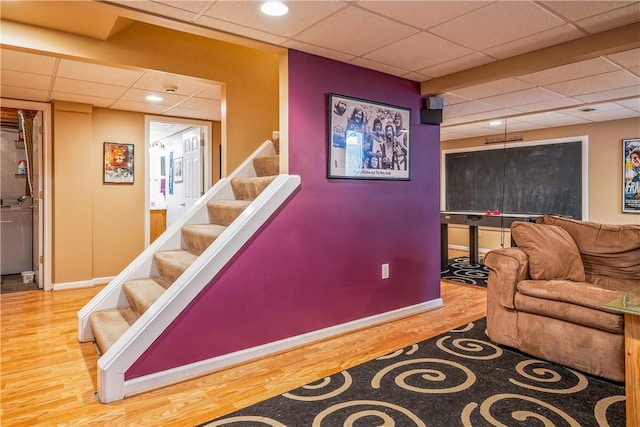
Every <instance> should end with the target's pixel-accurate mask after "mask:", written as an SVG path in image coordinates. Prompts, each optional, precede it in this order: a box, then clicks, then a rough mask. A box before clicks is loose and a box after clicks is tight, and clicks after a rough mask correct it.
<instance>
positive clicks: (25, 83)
mask: <svg viewBox="0 0 640 427" xmlns="http://www.w3.org/2000/svg"><path fill="white" fill-rule="evenodd" d="M0 78H1V79H2V85H3V86H4V85H7V86H16V87H24V88H33V89H37V90H45V91H48V90H49V88H50V87H51V77H50V76H47V75H44V74H33V73H25V72H22V71H13V70H2V75H0Z"/></svg>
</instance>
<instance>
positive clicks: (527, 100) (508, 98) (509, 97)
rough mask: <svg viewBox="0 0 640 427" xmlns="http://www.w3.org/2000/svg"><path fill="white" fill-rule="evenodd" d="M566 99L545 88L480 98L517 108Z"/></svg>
mask: <svg viewBox="0 0 640 427" xmlns="http://www.w3.org/2000/svg"><path fill="white" fill-rule="evenodd" d="M562 98H564V97H563V96H561V95H558V94H557V93H553V92H550V91H548V90H545V89H543V88H539V87H533V88H529V89H525V90H519V91H517V92H509V93H505V94H503V95H495V96H490V97H487V98H480V99H481V100H482V101H483V102H487V103H489V104H493V105H499V106H501V107H517V106H518V105H525V104H532V103H534V102H537V101H551V100H557V99H562Z"/></svg>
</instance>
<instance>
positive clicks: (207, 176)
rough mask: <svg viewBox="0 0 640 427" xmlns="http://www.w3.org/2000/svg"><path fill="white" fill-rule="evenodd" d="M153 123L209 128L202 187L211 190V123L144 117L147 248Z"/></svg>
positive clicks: (206, 136)
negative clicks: (151, 130)
mask: <svg viewBox="0 0 640 427" xmlns="http://www.w3.org/2000/svg"><path fill="white" fill-rule="evenodd" d="M151 122H162V123H178V124H186V125H190V126H198V127H201V126H204V127H206V128H207V131H206V132H205V133H206V135H205V138H204V145H201V146H200V149H201V150H202V153H201V158H202V168H201V170H202V185H203V187H204V192H206V191H207V190H208V189H209V188H211V185H212V184H211V182H212V181H211V146H212V130H213V128H212V125H211V121H207V120H196V119H182V118H176V117H167V116H154V115H145V117H144V141H145V156H144V157H145V170H146V173H145V177H144V212H145V213H144V246H145V248H146V247H147V246H149V244H150V242H151V230H150V225H151V219H150V212H151V206H150V204H151V203H150V200H151V194H150V191H149V188H150V182H151V177H150V175H149V171H150V168H149V157H150V156H149V149H150V143H151V137H150V134H149V129H150V126H151Z"/></svg>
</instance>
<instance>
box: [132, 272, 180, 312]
mask: <svg viewBox="0 0 640 427" xmlns="http://www.w3.org/2000/svg"><path fill="white" fill-rule="evenodd" d="M169 286H171V283H169V282H168V281H166V280H165V279H163V278H162V277H149V278H145V279H132V280H127V281H126V282H125V283H124V285H123V286H122V288H123V290H124V294H125V295H126V296H127V300H128V301H129V305H130V306H131V308H133V310H134V311H135V312H136V313H137V314H138V315H139V316H142V315H143V314H144V312H145V311H147V309H148V308H149V307H150V306H151V304H153V303H154V302H155V301H156V300H157V299H158V298H160V295H162V294H163V293H164V291H165V290H166V289H167V288H168V287H169Z"/></svg>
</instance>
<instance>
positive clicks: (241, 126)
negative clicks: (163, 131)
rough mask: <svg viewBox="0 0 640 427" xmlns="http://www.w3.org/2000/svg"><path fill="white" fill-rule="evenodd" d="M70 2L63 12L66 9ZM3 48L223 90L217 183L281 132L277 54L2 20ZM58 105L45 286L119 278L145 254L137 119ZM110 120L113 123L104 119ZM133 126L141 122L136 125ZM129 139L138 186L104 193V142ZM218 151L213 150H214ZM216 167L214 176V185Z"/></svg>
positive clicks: (166, 34)
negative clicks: (94, 35) (161, 74)
mask: <svg viewBox="0 0 640 427" xmlns="http://www.w3.org/2000/svg"><path fill="white" fill-rule="evenodd" d="M72 3H73V2H69V3H67V4H61V5H60V7H70V8H71V9H69V13H73V4H72ZM0 30H1V31H2V34H1V35H2V39H3V46H6V47H11V46H13V47H16V48H19V49H21V50H26V51H30V50H34V51H37V52H49V53H52V54H54V55H60V56H62V57H66V58H70V59H80V60H88V61H90V62H97V63H101V64H104V65H114V66H124V67H131V68H135V69H153V70H159V71H165V72H169V73H174V74H181V75H188V76H193V77H197V78H201V79H206V80H211V81H215V82H219V83H221V84H223V85H224V89H223V93H224V94H225V98H224V99H223V117H226V123H223V124H222V125H220V124H218V126H219V127H218V129H219V132H221V133H222V137H221V138H220V139H218V140H217V141H216V140H215V135H218V133H217V132H216V128H215V127H214V129H213V134H214V141H213V142H214V143H213V147H212V156H214V158H215V161H214V163H213V165H218V161H217V156H218V154H217V153H218V151H217V147H218V146H219V145H220V144H222V146H223V147H224V149H223V156H224V158H223V165H222V173H223V176H224V175H225V174H227V173H230V172H231V171H233V170H234V169H235V168H236V167H237V166H238V165H240V163H241V162H242V161H244V160H245V159H246V158H247V156H248V155H249V154H251V153H252V152H253V151H254V150H255V149H256V148H257V147H258V146H259V145H260V144H261V143H262V142H264V140H266V139H268V138H270V137H271V134H272V131H274V130H277V129H278V124H279V104H278V97H279V87H278V85H279V75H278V70H279V53H273V52H266V51H260V50H257V49H252V48H248V47H243V46H238V45H233V44H230V43H225V42H220V41H216V40H212V39H208V38H205V37H200V36H196V35H193V34H186V33H181V32H178V31H175V30H170V29H166V28H161V27H157V26H153V25H149V24H143V23H133V24H131V25H129V26H128V27H127V28H125V29H123V30H122V31H120V32H118V33H116V34H115V35H113V36H111V37H110V38H109V39H107V40H98V39H91V38H88V37H78V36H74V35H72V34H68V33H63V32H59V31H53V30H47V29H43V28H38V27H32V26H28V25H24V24H18V23H15V22H8V21H3V23H2V27H0ZM93 115H95V117H94V118H92V110H91V108H90V107H89V106H86V105H80V104H70V103H62V102H56V106H55V108H54V117H53V122H54V123H53V128H54V132H53V157H54V168H53V183H52V185H53V207H54V214H53V230H52V239H53V241H52V246H53V265H52V270H53V277H52V281H53V283H56V284H60V283H69V282H79V281H89V280H92V279H96V278H102V277H107V276H112V275H115V274H117V273H118V272H119V271H120V270H121V269H122V267H123V266H126V264H128V262H130V261H131V260H132V259H133V258H134V257H135V256H136V255H137V254H138V253H139V252H140V251H141V250H142V248H143V247H144V246H143V245H144V228H143V224H144V215H143V212H144V175H143V174H144V173H145V171H144V156H143V154H144V149H143V147H142V145H139V144H143V143H144V119H143V116H142V115H141V114H135V113H131V114H128V113H123V112H109V111H107V110H100V109H96V110H95V111H93ZM113 118H116V121H115V123H116V124H114V121H112V119H113ZM138 123H141V124H140V125H138ZM108 140H115V142H118V141H121V142H126V141H134V143H135V144H136V148H135V152H136V159H135V167H136V172H135V174H136V178H135V180H136V182H135V183H134V185H133V186H128V187H127V186H124V185H121V186H103V185H102V184H101V182H102V181H101V180H102V175H101V170H102V169H101V168H102V164H101V162H102V151H101V150H102V145H101V144H102V142H104V141H108ZM216 144H218V145H216ZM219 168H220V166H218V169H217V170H216V167H215V166H214V168H213V170H212V175H213V182H215V181H216V180H217V178H218V176H219Z"/></svg>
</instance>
